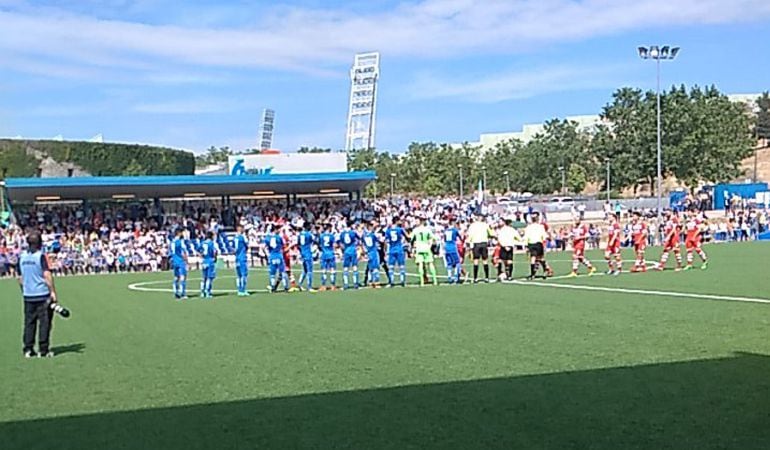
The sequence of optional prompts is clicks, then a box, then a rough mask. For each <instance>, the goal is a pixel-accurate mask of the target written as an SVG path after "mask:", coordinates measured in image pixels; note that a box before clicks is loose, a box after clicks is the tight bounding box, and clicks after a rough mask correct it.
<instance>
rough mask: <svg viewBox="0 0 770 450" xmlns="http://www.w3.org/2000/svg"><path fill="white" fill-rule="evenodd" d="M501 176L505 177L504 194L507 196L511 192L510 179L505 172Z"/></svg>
mask: <svg viewBox="0 0 770 450" xmlns="http://www.w3.org/2000/svg"><path fill="white" fill-rule="evenodd" d="M503 175H505V193H506V194H508V193H510V192H511V177H510V176H508V171H507V170H506V171H505V172H503Z"/></svg>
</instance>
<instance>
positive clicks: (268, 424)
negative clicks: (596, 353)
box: [0, 353, 770, 449]
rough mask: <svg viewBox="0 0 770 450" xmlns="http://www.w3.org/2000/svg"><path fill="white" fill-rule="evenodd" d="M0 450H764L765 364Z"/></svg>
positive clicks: (396, 392) (63, 434)
mask: <svg viewBox="0 0 770 450" xmlns="http://www.w3.org/2000/svg"><path fill="white" fill-rule="evenodd" d="M0 436H3V441H4V445H3V448H8V449H15V448H20V449H33V448H57V449H62V448H73V449H75V448H77V449H87V448H110V449H117V448H145V449H151V448H164V449H174V448H179V449H191V448H216V449H231V448H244V449H245V448H305V447H314V448H341V447H342V448H355V449H369V448H395V449H401V448H609V449H618V448H699V449H702V448H767V445H768V444H769V443H770V358H768V357H767V356H763V355H755V354H747V353H740V354H736V355H735V356H734V357H730V358H723V359H712V360H699V361H688V362H677V363H668V364H656V365H646V366H636V367H624V368H612V369H601V370H589V371H580V372H568V373H558V374H550V375H535V376H523V377H515V378H498V379H488V380H474V381H462V382H451V383H443V384H432V385H418V386H406V387H399V388H387V389H372V390H362V391H351V392H335V393H328V394H313V395H302V396H297V397H288V398H270V399H258V400H247V401H237V402H230V403H217V404H206V405H192V406H180V407H170V408H160V409H150V410H140V411H127V412H111V413H104V414H93V415H83V416H75V417H64V418H52V419H42V420H30V421H22V422H10V423H2V424H0Z"/></svg>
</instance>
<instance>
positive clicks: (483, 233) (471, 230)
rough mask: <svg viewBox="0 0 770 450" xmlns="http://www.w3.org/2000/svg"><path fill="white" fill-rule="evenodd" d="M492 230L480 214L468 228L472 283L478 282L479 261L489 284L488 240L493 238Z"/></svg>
mask: <svg viewBox="0 0 770 450" xmlns="http://www.w3.org/2000/svg"><path fill="white" fill-rule="evenodd" d="M493 236H494V233H492V229H491V228H489V224H487V222H486V221H485V220H484V217H483V216H482V215H480V214H477V215H476V216H475V220H474V221H473V223H472V224H471V225H470V227H468V244H469V245H470V247H471V249H472V252H473V282H474V283H478V282H479V261H482V260H483V261H484V278H485V281H486V282H487V283H489V238H491V237H493Z"/></svg>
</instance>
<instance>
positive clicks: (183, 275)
mask: <svg viewBox="0 0 770 450" xmlns="http://www.w3.org/2000/svg"><path fill="white" fill-rule="evenodd" d="M171 267H172V268H173V269H174V297H175V298H176V299H177V300H187V246H186V245H185V242H184V239H183V238H182V229H181V228H177V229H176V231H175V232H174V240H173V241H171Z"/></svg>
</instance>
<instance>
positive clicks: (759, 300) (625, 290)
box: [513, 280, 770, 304]
mask: <svg viewBox="0 0 770 450" xmlns="http://www.w3.org/2000/svg"><path fill="white" fill-rule="evenodd" d="M513 283H514V284H520V285H522V286H544V287H552V288H559V289H573V290H579V291H598V292H615V293H621V294H640V295H653V296H658V297H684V298H694V299H700V300H721V301H731V302H746V303H763V304H770V299H766V298H754V297H734V296H730V295H714V294H696V293H691V292H672V291H650V290H645V289H628V288H613V287H603V286H588V285H584V284H564V283H545V282H541V281H520V280H515V281H513Z"/></svg>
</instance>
